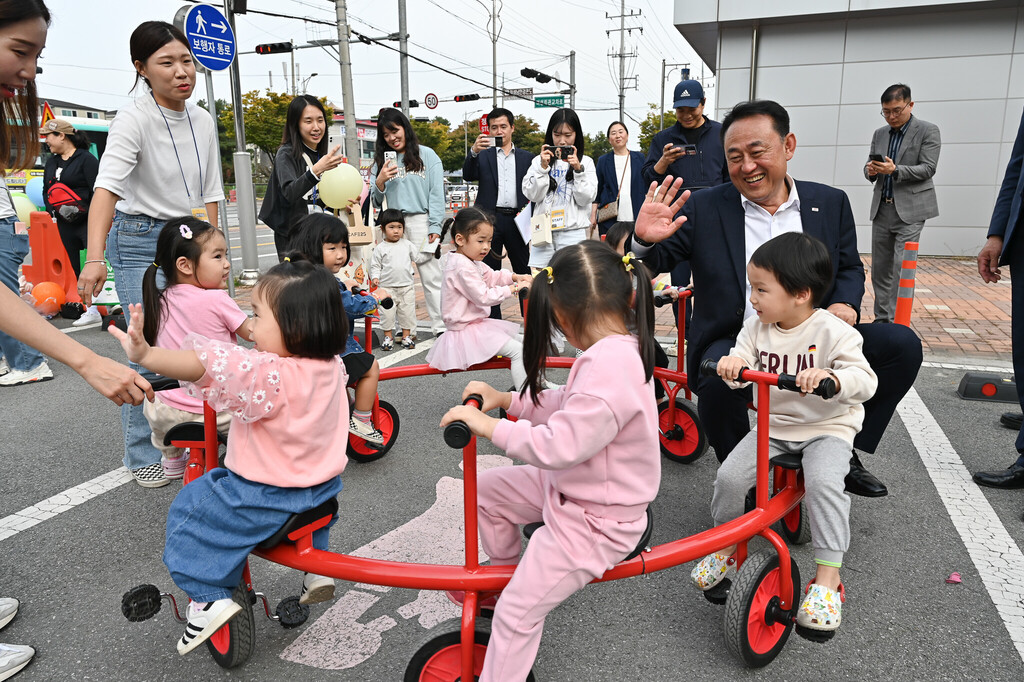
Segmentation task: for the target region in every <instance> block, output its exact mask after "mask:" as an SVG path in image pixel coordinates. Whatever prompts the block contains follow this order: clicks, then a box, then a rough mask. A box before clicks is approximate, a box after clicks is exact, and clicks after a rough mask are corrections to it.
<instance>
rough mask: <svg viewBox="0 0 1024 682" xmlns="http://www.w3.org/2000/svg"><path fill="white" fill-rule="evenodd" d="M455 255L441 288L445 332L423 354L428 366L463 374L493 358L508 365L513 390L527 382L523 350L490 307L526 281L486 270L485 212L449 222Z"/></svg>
mask: <svg viewBox="0 0 1024 682" xmlns="http://www.w3.org/2000/svg"><path fill="white" fill-rule="evenodd" d="M449 227H450V228H451V230H452V233H453V241H454V242H455V251H453V252H451V253H449V254H448V256H447V260H446V261H445V265H444V278H443V281H442V284H441V316H442V318H443V319H444V324H445V327H446V330H445V333H444V334H442V335H441V336H440V337H438V339H437V341H436V342H435V343H434V346H433V347H432V348H431V349H430V351H429V352H428V353H427V362H428V363H429V364H430V366H431V367H433V368H435V369H440V370H452V369H467V368H468V367H470V366H471V365H475V364H477V363H480V362H484V361H485V360H490V359H491V358H493V357H494V356H495V355H502V356H504V357H506V358H508V359H509V360H510V361H511V363H512V383H513V384H515V388H516V390H519V389H521V388H522V387H523V384H524V383H525V382H526V370H525V369H524V368H523V346H522V344H521V343H519V340H518V338H517V337H518V335H519V325H518V324H516V323H514V322H508V321H506V320H495V319H492V318H491V317H490V314H491V306H493V305H497V304H499V303H501V302H502V301H504V300H505V299H506V298H508V297H509V296H515V295H516V294H517V293H518V292H519V286H520V284H523V285H524V286H529V284H530V283H531V282H533V278H532V277H531V276H530V275H516V274H513V273H511V272H509V271H508V270H492V269H491V268H489V267H488V266H487V265H485V264H484V262H483V260H484V256H486V255H487V253H488V252H489V251H490V250H491V237H492V236H493V234H494V226H493V225H492V224H491V221H490V219H489V218H488V217H487V214H485V213H484V212H483V211H481V210H480V209H478V208H475V207H469V208H464V209H462V210H461V211H459V212H458V214H456V216H455V217H454V218H449V219H448V221H447V223H446V224H445V229H446V230H447V229H448V228H449Z"/></svg>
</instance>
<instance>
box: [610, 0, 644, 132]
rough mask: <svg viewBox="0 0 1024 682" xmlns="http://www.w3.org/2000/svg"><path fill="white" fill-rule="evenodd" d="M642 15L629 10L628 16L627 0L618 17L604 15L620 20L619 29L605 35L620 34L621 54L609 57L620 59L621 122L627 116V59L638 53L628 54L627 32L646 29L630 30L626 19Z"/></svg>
mask: <svg viewBox="0 0 1024 682" xmlns="http://www.w3.org/2000/svg"><path fill="white" fill-rule="evenodd" d="M641 14H643V12H642V11H640V10H632V9H631V10H629V14H626V0H621V5H620V10H619V14H618V15H615V16H613V15H610V14H608V13H607V12H605V13H604V16H605V18H606V19H618V20H619V27H618V28H613V29H610V30H608V31H605V35H607V36H610V35H611V34H612V31H618V32H619V53H618V54H614V53H613V54H611V55H609V56H611V57H612V58H615V57H618V58H619V120H620V121H621V120H622V118H623V116H625V110H626V57H635V56H636V52H631V53H629V54H626V31H629V34H630V35H632V34H633V31H634V30H637V31H640V32H641V33H643V32H644V29H643V27H642V26H630V27H629V28H626V19H627V18H630V19H631V18H633V17H638V16H640V15H641ZM630 78H632V79H636V76H630ZM636 87H637V84H636V83H634V84H633V88H634V89H635V88H636Z"/></svg>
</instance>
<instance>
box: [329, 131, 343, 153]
mask: <svg viewBox="0 0 1024 682" xmlns="http://www.w3.org/2000/svg"><path fill="white" fill-rule="evenodd" d="M337 145H341V141H339V140H338V138H336V137H334V135H328V136H327V153H328V154H330V153H331V150H332V149H334V147H335V146H337ZM338 154H341V149H340V148H339V149H338Z"/></svg>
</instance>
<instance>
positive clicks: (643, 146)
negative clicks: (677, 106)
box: [640, 103, 676, 154]
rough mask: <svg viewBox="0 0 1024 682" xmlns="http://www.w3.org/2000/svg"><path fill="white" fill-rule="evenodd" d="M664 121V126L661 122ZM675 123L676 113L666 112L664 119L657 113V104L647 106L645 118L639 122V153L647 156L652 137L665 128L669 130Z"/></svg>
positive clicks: (672, 111)
mask: <svg viewBox="0 0 1024 682" xmlns="http://www.w3.org/2000/svg"><path fill="white" fill-rule="evenodd" d="M663 120H664V124H662V121H663ZM675 122H676V112H675V111H674V110H671V111H666V112H665V113H664V118H663V117H662V114H659V113H658V105H657V104H653V103H652V104H649V105H648V112H647V118H645V119H644V120H642V121H640V151H642V152H643V153H644V154H647V152H648V151H650V149H651V140H653V139H654V135H655V134H656V133H658V132H659V131H661V130H664V129H665V128H671V127H672V126H673V125H675Z"/></svg>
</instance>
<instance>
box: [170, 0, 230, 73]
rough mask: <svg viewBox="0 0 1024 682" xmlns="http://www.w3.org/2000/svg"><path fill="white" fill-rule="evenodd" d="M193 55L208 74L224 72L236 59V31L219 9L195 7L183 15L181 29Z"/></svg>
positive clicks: (207, 6)
mask: <svg viewBox="0 0 1024 682" xmlns="http://www.w3.org/2000/svg"><path fill="white" fill-rule="evenodd" d="M183 31H184V33H185V37H187V38H188V46H189V47H190V48H191V49H192V56H193V57H195V60H196V61H197V62H199V64H200V66H205V67H206V68H207V69H210V70H211V71H223V70H224V69H226V68H228V67H229V66H231V62H232V61H233V60H234V59H235V32H234V31H232V30H231V25H230V24H228V20H227V19H225V18H224V15H223V14H221V13H220V10H218V9H216V8H214V7H210V6H209V5H195V6H194V7H192V8H191V9H189V11H188V13H187V14H186V15H185V26H184V28H183Z"/></svg>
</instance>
